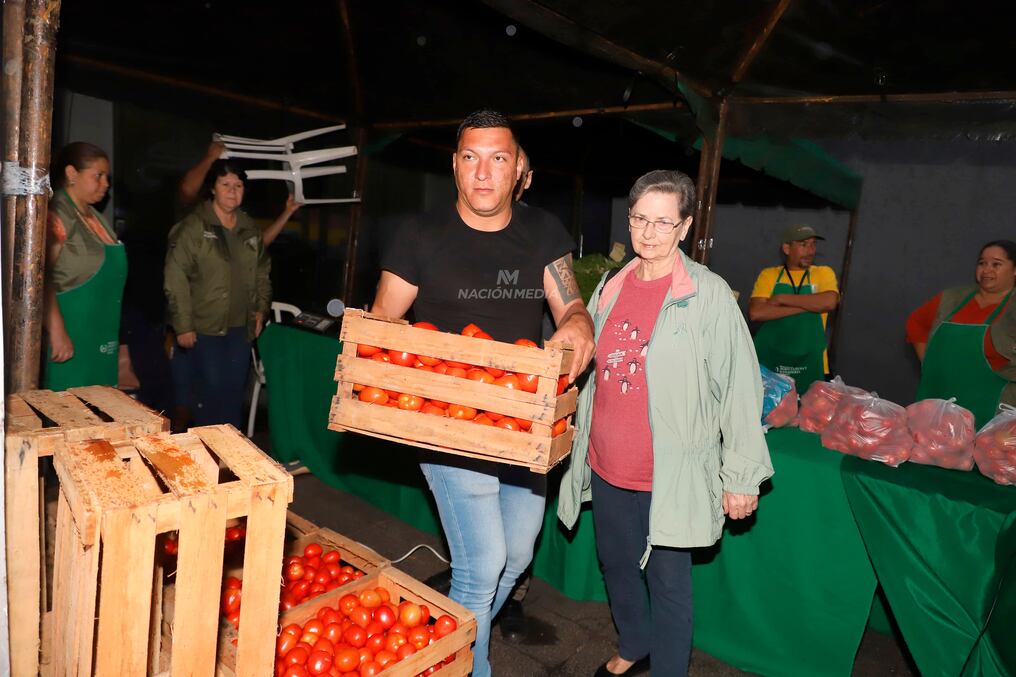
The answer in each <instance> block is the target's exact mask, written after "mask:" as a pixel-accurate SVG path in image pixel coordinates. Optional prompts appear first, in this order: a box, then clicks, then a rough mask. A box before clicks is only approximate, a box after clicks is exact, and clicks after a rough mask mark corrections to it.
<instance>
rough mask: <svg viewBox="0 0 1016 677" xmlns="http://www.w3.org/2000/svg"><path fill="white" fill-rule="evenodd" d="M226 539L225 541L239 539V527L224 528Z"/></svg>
mask: <svg viewBox="0 0 1016 677" xmlns="http://www.w3.org/2000/svg"><path fill="white" fill-rule="evenodd" d="M226 540H227V541H239V540H240V529H239V528H238V527H229V528H227V529H226Z"/></svg>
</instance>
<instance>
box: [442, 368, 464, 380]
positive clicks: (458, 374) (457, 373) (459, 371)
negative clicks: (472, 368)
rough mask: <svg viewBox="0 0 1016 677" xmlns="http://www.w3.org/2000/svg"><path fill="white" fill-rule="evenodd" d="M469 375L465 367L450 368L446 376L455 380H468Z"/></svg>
mask: <svg viewBox="0 0 1016 677" xmlns="http://www.w3.org/2000/svg"><path fill="white" fill-rule="evenodd" d="M467 373H468V372H467V371H466V369H465V367H448V371H446V372H445V374H446V375H448V376H454V377H455V378H466V374H467Z"/></svg>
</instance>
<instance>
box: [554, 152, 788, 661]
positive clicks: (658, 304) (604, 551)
mask: <svg viewBox="0 0 1016 677" xmlns="http://www.w3.org/2000/svg"><path fill="white" fill-rule="evenodd" d="M628 204H629V214H628V223H629V227H630V232H631V240H632V247H633V249H634V251H635V253H636V254H637V256H636V258H635V259H634V260H633V261H632V262H631V263H629V264H628V265H626V266H625V267H624V268H622V269H620V270H619V271H616V274H615V275H613V276H611V274H610V273H608V274H606V275H604V279H603V280H601V282H600V284H599V286H598V287H597V289H596V291H595V292H594V293H593V297H592V299H591V300H590V302H589V312H590V314H591V315H592V316H593V321H594V324H595V330H596V346H597V348H596V363H595V367H594V371H593V373H592V375H591V376H590V377H589V379H588V381H587V383H586V385H585V387H584V388H583V390H582V392H581V394H580V395H579V400H578V409H577V412H576V418H575V422H576V430H577V433H576V436H575V441H574V444H573V447H572V456H571V464H570V466H569V468H568V470H567V471H566V472H565V475H564V477H563V479H562V482H561V494H560V498H559V502H558V516H559V517H560V519H561V521H562V522H564V523H565V525H567V526H568V527H572V526H574V524H575V521H576V520H577V519H578V514H579V509H580V505H581V503H582V502H583V501H586V500H590V499H591V500H592V504H593V521H594V525H595V530H596V543H597V552H598V554H599V559H600V563H601V566H602V567H603V574H604V580H605V582H606V586H607V594H608V596H609V598H610V608H611V614H612V615H613V617H614V623H615V625H616V626H617V628H618V654H617V655H615V656H614V657H613V658H611V659H610V660H608V661H607V662H606V663H605V664H604V665H603V666H601V667H600V669H599V671H598V672H597V673H596V674H597V675H617V674H628V675H635V674H645V673H646V672H647V671H648V663H649V660H650V659H651V661H652V668H653V673H654V674H659V675H683V674H687V670H688V661H689V658H690V655H691V633H692V596H691V555H690V553H689V550H688V549H689V548H695V547H703V546H708V545H711V544H713V543H715V542H716V540H718V539H719V537H720V534H721V531H722V528H723V522H724V515H726V516H727V517H730V518H732V519H741V518H744V517H747V516H749V515H751V514H752V512H754V511H755V509H756V508H757V506H758V493H759V485H760V484H761V483H762V482H763V481H764V480H765V479H766V478H768V477H770V476H771V475H772V473H773V470H772V466H771V464H770V462H769V451H768V448H767V447H766V443H765V439H764V437H763V433H762V428H761V426H760V425H759V420H760V418H761V411H762V383H761V380H760V376H759V366H758V360H757V359H756V357H755V350H754V347H753V346H752V342H751V336H750V335H749V333H748V328H747V326H746V325H745V322H744V318H743V317H742V315H741V312H740V310H739V309H738V307H737V303H736V302H735V300H734V296H733V294H732V292H731V291H730V288H729V287H728V286H727V284H726V283H725V282H724V281H723V280H722V279H721V278H720V277H719V276H717V275H715V274H713V273H711V272H709V270H708V269H707V268H705V267H704V266H701V265H699V264H697V263H694V262H692V261H691V260H689V259H688V258H687V257H686V256H685V255H684V254H683V253H682V252H681V251H680V249H679V248H678V245H679V243H680V242H681V240H683V239H684V238H685V236H686V235H687V233H688V229H689V228H690V226H691V221H692V217H691V208H692V205H694V204H695V186H694V184H693V183H692V182H691V179H689V178H688V177H687V176H685V175H684V174H681V173H680V172H673V171H654V172H650V173H648V174H646V175H645V176H643V177H641V178H640V179H639V180H638V181H636V182H635V185H634V186H633V188H632V190H631V193H630V195H629V198H628ZM612 272H614V271H612ZM643 569H644V570H645V580H644V581H643V578H642V575H641V574H642V570H643ZM647 586H648V593H649V594H648V597H647V595H646V587H647Z"/></svg>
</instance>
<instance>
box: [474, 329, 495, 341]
mask: <svg viewBox="0 0 1016 677" xmlns="http://www.w3.org/2000/svg"><path fill="white" fill-rule="evenodd" d="M473 338H478V339H483V340H484V341H493V340H494V337H493V336H491V335H490V334H488V333H487V332H485V331H478V332H476V333H475V334H473Z"/></svg>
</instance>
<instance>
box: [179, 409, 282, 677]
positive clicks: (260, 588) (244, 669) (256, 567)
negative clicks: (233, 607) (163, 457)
mask: <svg viewBox="0 0 1016 677" xmlns="http://www.w3.org/2000/svg"><path fill="white" fill-rule="evenodd" d="M198 430H201V429H198ZM204 430H206V431H207V430H208V429H207V428H205V429H204ZM209 446H212V445H209ZM231 467H232V466H231ZM234 472H235V471H234ZM237 474H238V476H239V473H237ZM291 499H292V478H290V482H289V484H288V486H287V484H286V483H284V482H277V483H273V484H265V485H260V486H254V487H252V492H251V508H250V514H249V515H248V516H247V536H246V545H245V546H244V563H243V581H244V586H243V604H242V605H240V632H239V637H238V638H237V639H238V641H237V647H236V674H238V675H271V674H272V670H273V666H274V664H275V636H276V633H277V622H278V610H279V594H280V591H279V571H280V569H279V567H280V563H281V562H282V548H283V542H284V540H285V533H286V506H287V505H289V502H290V500H291ZM220 538H221V532H220Z"/></svg>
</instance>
